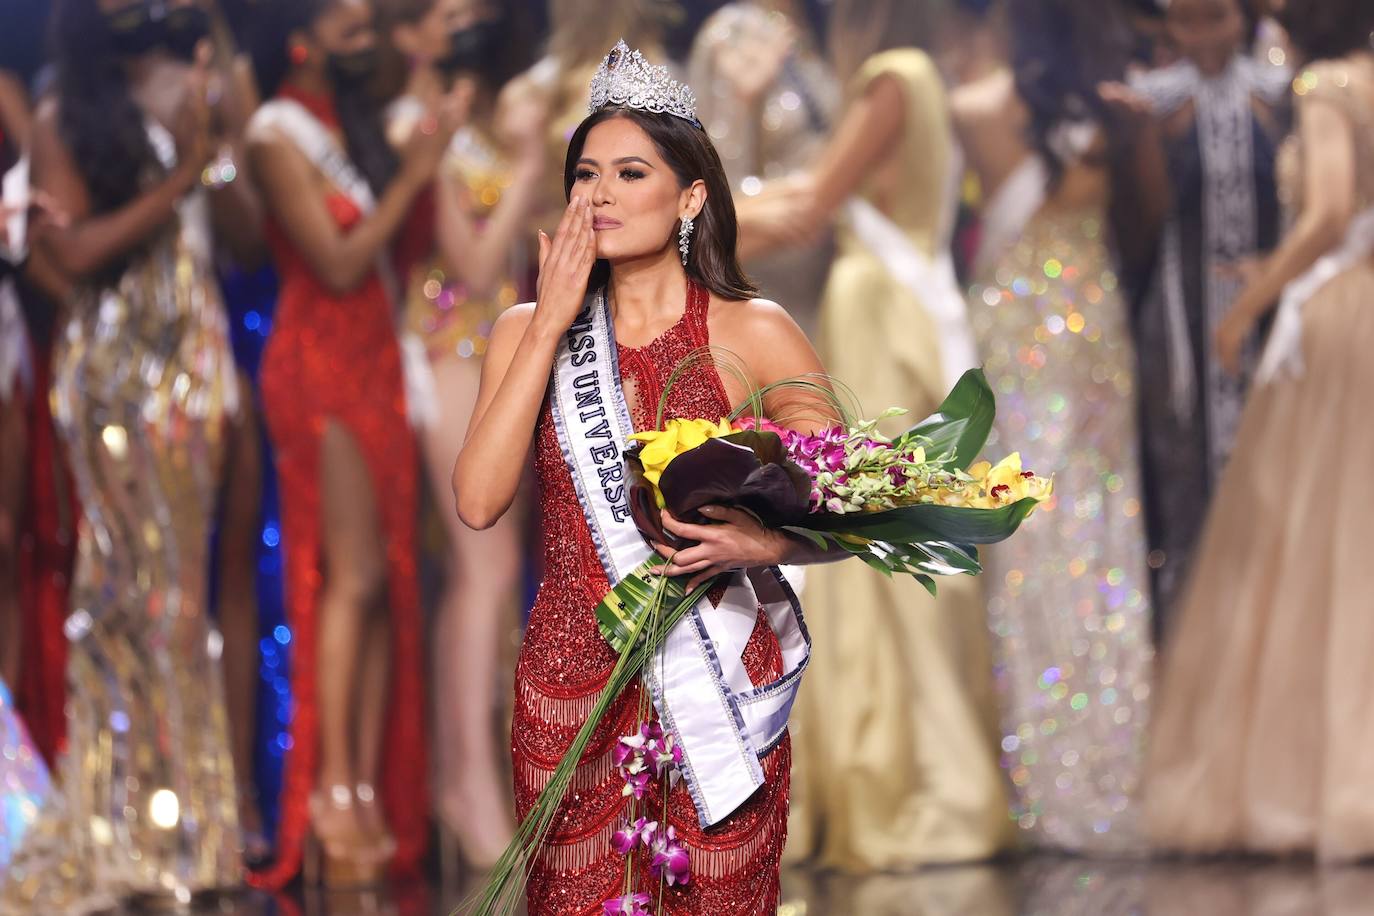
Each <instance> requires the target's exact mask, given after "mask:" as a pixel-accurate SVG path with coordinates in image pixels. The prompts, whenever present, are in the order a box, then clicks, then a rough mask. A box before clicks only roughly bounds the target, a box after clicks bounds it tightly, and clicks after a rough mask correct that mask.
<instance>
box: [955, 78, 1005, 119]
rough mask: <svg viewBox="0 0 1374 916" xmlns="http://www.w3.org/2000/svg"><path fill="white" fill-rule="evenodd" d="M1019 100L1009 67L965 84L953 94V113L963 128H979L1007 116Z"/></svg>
mask: <svg viewBox="0 0 1374 916" xmlns="http://www.w3.org/2000/svg"><path fill="white" fill-rule="evenodd" d="M1015 103H1016V84H1015V81H1014V79H1013V78H1012V75H1011V72H1010V71H1008V70H998V71H996V72H993V73H989V74H988V75H987V76H984V77H980V78H979V79H976V80H973V81H971V82H968V83H965V84H963V85H962V86H959V87H957V88H955V89H954V90H953V91H951V92H950V94H949V107H950V114H951V115H952V116H953V118H954V121H955V123H956V124H958V125H959V126H961V127H967V128H973V127H979V126H981V125H984V124H986V123H988V122H989V121H999V120H1003V119H1005V118H1006V116H1007V113H1008V111H1009V110H1010V109H1011V108H1013V107H1014V106H1015Z"/></svg>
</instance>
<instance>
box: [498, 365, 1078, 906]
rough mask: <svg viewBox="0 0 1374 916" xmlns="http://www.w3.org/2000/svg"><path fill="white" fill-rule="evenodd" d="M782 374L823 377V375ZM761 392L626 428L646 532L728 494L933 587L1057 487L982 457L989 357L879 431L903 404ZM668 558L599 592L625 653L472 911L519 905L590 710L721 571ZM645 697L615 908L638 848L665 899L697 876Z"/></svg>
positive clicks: (666, 537) (619, 685) (634, 503)
mask: <svg viewBox="0 0 1374 916" xmlns="http://www.w3.org/2000/svg"><path fill="white" fill-rule="evenodd" d="M779 384H783V385H786V384H792V385H803V386H808V387H810V388H811V390H813V391H818V392H828V391H829V388H828V386H827V385H824V384H821V383H818V382H815V381H805V380H791V381H790V382H787V383H779ZM766 392H767V389H765V390H764V391H760V392H756V393H755V395H754V396H753V397H752V398H751V401H750V402H747V403H746V404H744V405H742V406H741V407H740V408H738V409H737V410H736V411H735V415H734V416H732V417H723V418H715V419H708V418H692V419H671V420H666V421H664V420H662V419H660V423H659V428H658V429H656V430H652V431H648V432H641V433H636V434H635V435H633V436H632V437H631V438H632V439H633V440H635V441H636V443H637V446H638V447H637V448H632V450H631V451H630V452H629V454H628V456H627V463H628V470H629V480H630V488H629V500H630V511H631V514H632V517H633V518H634V521H635V524H636V526H637V527H638V528H639V530H640V531H641V533H643V534H644V535H645V537H646V538H648V539H649V540H650V541H652V542H657V543H660V544H666V545H669V546H670V547H673V548H679V549H680V548H684V547H686V546H689V545H688V544H686V543H683V542H681V541H679V540H678V539H676V538H674V536H673V535H672V534H670V533H669V532H668V531H666V530H664V527H663V525H662V521H661V513H662V511H663V510H664V509H667V510H668V511H670V512H671V513H672V515H673V516H674V517H675V518H677V519H680V520H683V521H686V522H690V523H695V524H705V523H707V521H708V520H707V519H706V518H705V517H704V516H703V515H702V514H701V512H700V509H701V508H702V507H704V506H711V505H714V506H726V507H732V508H736V509H742V510H744V511H746V512H749V513H751V514H752V515H753V516H754V517H755V518H757V519H758V520H759V522H760V523H761V524H763V525H764V526H765V527H769V528H774V529H780V530H784V531H787V532H790V533H792V534H794V535H797V536H799V537H803V538H806V539H807V540H809V541H811V542H813V543H815V544H816V545H817V546H818V547H822V548H828V549H836V550H843V551H846V552H847V553H849V554H852V555H854V556H855V557H857V558H859V559H860V560H862V561H863V562H865V563H867V564H868V565H870V566H872V567H873V568H874V569H876V570H877V571H878V572H880V573H882V574H884V575H888V576H891V575H893V574H905V575H910V576H912V577H914V578H915V579H917V580H918V581H920V582H921V583H922V584H923V585H924V586H925V587H926V588H927V589H928V590H929V591H930V592H931V593H932V594H933V593H934V592H935V588H936V586H935V579H934V577H935V576H945V575H959V574H970V575H976V574H978V573H979V572H981V566H980V565H979V562H978V555H977V552H976V545H978V544H989V543H994V542H996V541H1000V540H1003V539H1005V538H1007V537H1009V536H1010V535H1011V534H1013V533H1014V532H1015V531H1016V529H1017V527H1018V526H1019V525H1020V524H1021V522H1022V521H1024V520H1025V519H1026V518H1027V517H1028V516H1029V515H1030V514H1031V513H1032V512H1033V511H1034V510H1035V508H1036V507H1037V506H1038V505H1039V504H1040V503H1041V502H1043V501H1045V500H1046V499H1048V498H1049V497H1050V496H1051V494H1052V492H1053V483H1052V481H1051V480H1049V479H1046V478H1042V477H1039V476H1036V475H1035V474H1034V473H1032V472H1031V471H1028V470H1024V469H1023V468H1022V467H1021V461H1020V458H1019V456H1018V455H1017V454H1015V453H1013V454H1011V455H1009V456H1008V457H1006V458H1005V459H1003V460H1002V461H1000V462H999V463H998V464H996V465H993V464H990V463H989V462H987V461H978V462H976V463H975V458H977V456H978V453H979V452H980V451H981V450H982V448H983V445H984V443H985V442H986V440H987V437H988V434H989V432H990V431H991V428H992V421H993V416H994V401H993V395H992V391H991V389H990V388H989V386H988V384H987V380H986V378H985V377H984V376H983V373H982V372H981V371H980V370H971V371H969V372H968V373H966V374H965V375H964V376H963V377H962V378H961V379H960V380H959V382H958V384H957V385H956V386H955V388H954V389H953V391H952V392H951V393H950V395H949V397H948V398H947V399H946V400H945V402H944V403H943V404H942V405H941V406H940V409H939V411H938V412H937V413H935V414H934V415H932V416H930V417H928V418H927V419H925V420H923V421H921V422H920V423H917V424H916V425H914V426H912V427H911V428H909V429H908V430H906V431H905V432H904V433H902V434H901V435H899V436H896V437H894V438H889V437H886V436H883V435H882V434H881V433H879V431H878V425H879V423H880V422H881V421H883V420H885V419H888V418H889V417H892V416H896V415H899V414H900V413H902V411H900V410H889V411H887V412H885V413H884V414H882V415H881V416H880V417H878V418H876V419H873V420H862V421H854V420H850V419H848V418H847V417H846V413H847V412H846V411H844V410H843V409H842V407H841V405H840V404H839V403H838V399H837V398H833V397H832V398H831V400H832V402H833V403H835V406H836V412H837V413H838V414H840V416H841V417H842V420H841V422H840V423H838V424H836V425H834V426H831V427H829V428H825V429H822V430H820V431H819V432H817V433H814V434H810V435H807V434H803V433H799V432H796V431H794V430H789V429H784V428H782V427H779V426H776V425H774V424H773V423H771V422H769V421H768V420H765V419H756V418H759V417H762V416H763V411H762V397H763V395H764V394H765V393H766ZM664 402H666V395H665V401H664ZM751 406H752V407H753V410H752V411H750V410H749V408H750V407H751ZM660 407H661V408H662V403H661V405H660ZM748 412H752V414H753V416H747V415H746V413H748ZM661 415H662V409H660V418H661ZM667 562H668V561H667V560H665V559H663V558H662V557H661V556H658V555H657V554H655V555H653V556H651V557H649V558H648V559H647V560H645V561H644V562H643V563H642V564H641V565H640V566H639V567H638V568H637V569H636V570H635V571H634V572H633V573H631V574H630V575H627V576H625V577H624V578H622V579H621V581H620V582H618V583H617V584H616V585H615V586H614V587H613V588H612V589H611V591H610V592H609V593H608V594H607V595H606V597H605V598H604V599H603V600H602V601H601V603H600V605H599V606H598V608H597V611H596V615H597V622H598V625H599V627H600V630H601V633H602V635H603V636H604V637H605V638H606V640H607V641H608V642H609V643H610V644H611V645H612V646H613V647H614V648H615V649H616V650H617V651H618V652H619V653H620V658H619V661H618V663H617V664H616V667H615V669H614V670H613V672H612V674H611V677H610V680H609V682H608V684H607V685H606V687H605V689H604V690H603V691H602V694H601V696H600V697H599V698H598V701H597V704H596V706H595V707H594V708H593V710H592V712H591V714H590V715H589V716H588V718H587V721H586V723H585V724H584V725H583V727H582V729H581V730H580V731H579V733H578V735H577V737H576V739H575V740H574V741H573V744H572V746H571V747H570V748H569V750H568V752H567V754H566V755H565V756H564V758H563V759H562V761H561V762H560V763H559V765H558V767H557V768H556V769H555V771H554V773H553V777H552V779H551V780H550V782H549V784H548V786H547V788H545V790H544V791H543V792H542V793H541V794H540V796H539V798H538V799H537V800H536V802H535V805H534V807H533V809H532V810H531V811H530V813H529V815H528V816H527V817H526V818H525V820H524V822H523V823H522V824H521V825H520V828H519V830H518V831H517V835H516V838H515V840H514V841H513V842H512V844H511V846H510V848H509V849H508V850H507V852H506V854H505V856H503V857H502V859H501V860H500V862H499V863H498V865H497V867H496V869H495V871H494V872H493V875H492V878H491V880H490V881H489V883H488V886H487V888H486V889H485V891H484V892H483V893H482V895H481V897H480V899H479V900H478V901H477V902H476V908H477V912H479V913H483V914H486V913H494V912H505V911H508V909H509V908H510V907H512V906H513V905H514V904H515V902H516V899H517V898H518V896H519V893H520V890H521V888H522V887H523V883H524V882H523V876H524V869H523V864H522V863H523V861H524V857H525V856H526V855H533V854H537V852H538V850H539V848H540V846H541V844H542V842H543V839H544V837H545V836H546V835H547V833H548V831H549V829H550V828H551V826H552V824H553V820H554V817H555V814H556V812H557V810H558V808H559V806H560V804H561V803H562V800H563V796H564V794H565V793H566V791H567V788H568V786H569V784H570V782H571V780H572V776H573V773H574V771H575V770H576V768H577V765H578V761H579V760H580V759H581V757H582V755H583V753H584V752H585V750H586V748H587V745H588V743H589V742H590V740H591V737H592V734H593V732H594V731H595V729H596V726H597V724H598V723H599V722H600V720H601V718H602V716H604V715H605V713H606V711H607V709H608V708H609V707H610V705H611V703H612V702H613V701H614V699H615V698H616V697H617V696H618V695H619V694H620V693H621V691H623V690H624V689H625V688H626V687H627V686H629V685H630V684H631V683H633V682H634V680H635V679H636V678H638V677H640V676H641V674H642V672H643V671H644V669H645V666H646V665H647V664H648V663H649V662H650V660H651V659H653V658H654V656H655V653H656V652H657V650H658V649H659V647H660V645H661V644H662V643H663V641H664V639H665V638H666V635H667V633H668V631H669V630H670V629H671V628H672V627H673V625H674V624H675V623H677V621H678V620H679V619H680V618H681V617H682V616H683V615H684V614H685V613H686V612H687V611H688V609H690V608H691V607H692V606H693V605H695V604H696V602H697V601H698V600H700V598H701V597H702V596H703V595H704V594H706V592H707V591H708V590H709V589H711V588H712V587H713V585H714V584H715V582H714V581H708V582H705V583H700V584H698V586H697V587H696V588H693V589H691V590H690V591H689V590H688V589H687V584H686V582H685V581H684V580H685V579H686V577H676V578H673V577H668V576H664V575H663V574H662V573H661V569H662V567H663V566H665V565H666V564H667ZM645 693H647V691H646V692H645ZM639 712H640V715H639V721H640V723H641V724H640V728H639V730H638V731H637V732H636V733H634V734H631V735H627V736H624V737H622V738H621V739H620V742H619V743H618V745H617V747H616V750H615V764H616V766H617V767H618V768H619V770H620V773H621V775H622V776H623V777H624V778H625V788H624V795H625V797H626V799H627V803H628V805H629V808H630V810H629V811H628V812H627V817H626V821H625V824H624V826H623V829H622V830H620V831H619V832H618V833H616V834H615V837H614V840H613V845H614V846H615V848H616V850H617V851H618V852H620V853H621V854H623V855H625V856H626V862H627V864H626V877H625V882H624V892H625V893H624V895H623V896H621V897H617V898H612V899H610V900H607V901H606V902H605V911H606V913H607V914H608V916H609V914H632V916H648V914H649V913H650V912H652V911H651V910H650V909H649V907H650V906H651V905H652V904H653V903H654V901H653V900H652V898H650V897H649V895H647V894H644V893H642V892H640V893H634V888H635V883H634V881H633V867H634V859H635V857H634V855H633V852H634V850H635V849H636V848H637V847H640V846H643V847H644V848H645V849H647V850H648V851H649V852H650V853H651V856H650V862H651V864H650V869H651V871H652V872H653V875H654V877H655V878H656V879H657V880H658V886H659V900H658V903H659V904H660V905H659V906H658V907H657V909H660V910H661V902H662V892H663V888H664V887H665V886H668V887H671V886H674V885H679V884H686V883H687V882H688V881H690V875H691V870H690V860H689V854H688V851H687V850H686V849H684V848H683V846H682V845H681V844H680V843H678V842H677V839H676V837H675V836H674V835H673V832H672V829H671V828H669V827H668V825H667V819H666V804H667V792H668V788H669V786H670V785H671V784H672V783H673V782H675V781H676V779H677V778H678V777H679V772H678V765H679V764H680V763H681V761H682V749H681V747H678V746H675V744H674V739H673V736H672V735H671V734H665V732H664V730H663V729H662V728H661V727H660V726H659V725H658V723H657V722H656V721H654V719H653V715H652V709H651V704H650V703H649V701H648V699H647V698H646V697H645V696H644V694H643V693H642V694H641V701H640V710H639ZM651 779H657V780H658V781H659V782H660V783H661V786H662V795H663V798H662V803H661V810H660V811H659V812H658V816H657V818H656V819H653V817H652V812H650V811H648V808H647V805H648V802H647V800H646V798H645V796H646V792H647V791H648V789H649V786H650V782H651Z"/></svg>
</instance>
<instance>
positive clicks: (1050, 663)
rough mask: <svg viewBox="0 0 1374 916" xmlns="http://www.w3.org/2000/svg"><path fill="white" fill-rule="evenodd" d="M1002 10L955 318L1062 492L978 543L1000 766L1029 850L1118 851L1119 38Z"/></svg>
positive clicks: (1124, 692)
mask: <svg viewBox="0 0 1374 916" xmlns="http://www.w3.org/2000/svg"><path fill="white" fill-rule="evenodd" d="M1005 11H1006V15H1007V17H1008V27H1009V32H1010V36H1011V66H1010V67H1009V68H1004V69H1001V70H998V71H995V72H993V73H991V74H989V75H988V76H986V77H984V78H983V79H980V80H976V81H974V82H971V83H968V84H967V85H965V86H963V87H961V88H960V90H959V91H958V92H957V93H956V94H955V96H954V112H955V122H956V124H957V125H958V129H959V133H960V136H961V138H962V139H963V142H964V148H965V149H966V150H967V151H968V155H969V162H970V164H971V166H972V168H973V170H974V172H975V173H976V174H977V176H978V179H979V182H980V183H981V185H982V187H983V190H984V193H985V195H986V196H985V200H984V207H983V213H982V216H983V231H982V242H981V245H980V248H979V250H978V253H977V255H976V257H975V263H974V282H973V284H972V286H971V287H970V292H969V313H970V315H971V317H972V320H973V326H974V329H975V331H976V332H977V336H978V341H979V349H980V352H981V355H982V360H983V364H984V366H985V369H986V371H987V375H988V381H989V382H990V383H991V384H992V388H993V391H994V392H995V393H996V395H997V400H998V403H997V421H996V426H995V427H994V438H993V440H992V441H994V442H995V441H996V440H997V438H999V437H1005V441H1013V442H1020V443H1025V447H1024V452H1023V454H1022V460H1023V461H1024V463H1025V465H1026V466H1028V467H1033V468H1037V469H1047V470H1048V471H1051V472H1053V474H1054V476H1055V492H1056V497H1055V500H1056V501H1054V502H1052V503H1050V504H1049V505H1047V506H1046V507H1045V510H1046V514H1045V517H1044V518H1042V519H1037V524H1035V525H1034V526H1031V527H1030V528H1028V529H1027V531H1026V532H1025V535H1024V536H1023V537H1019V538H1017V539H1016V540H1015V542H1008V543H1006V544H999V545H996V546H995V547H992V548H989V549H987V550H984V551H983V560H984V564H985V567H986V573H985V574H984V576H983V582H984V583H985V585H986V587H987V589H988V621H989V625H990V626H991V628H992V631H993V634H994V636H995V641H994V645H995V648H996V664H997V668H996V674H997V686H998V692H999V695H1000V700H1001V710H1002V750H1003V760H1002V762H1003V767H1004V768H1005V769H1006V770H1007V773H1008V775H1009V776H1010V778H1011V782H1012V785H1013V794H1014V797H1013V807H1012V813H1013V817H1014V818H1015V820H1016V823H1017V825H1018V826H1019V827H1020V830H1021V836H1022V838H1023V839H1024V841H1025V842H1026V843H1027V844H1029V845H1031V846H1037V847H1046V848H1051V849H1062V850H1067V851H1074V852H1086V853H1094V852H1112V853H1116V852H1129V851H1133V850H1137V849H1139V848H1140V845H1141V838H1140V835H1139V831H1138V829H1137V816H1136V805H1135V801H1134V800H1135V796H1136V791H1137V786H1138V783H1139V770H1140V753H1141V739H1142V735H1143V730H1144V728H1145V725H1146V716H1147V710H1148V700H1149V691H1150V665H1151V658H1152V656H1153V645H1152V642H1151V639H1150V600H1149V577H1148V570H1147V568H1146V565H1145V555H1146V545H1145V526H1144V517H1143V515H1142V511H1141V504H1140V472H1139V469H1138V467H1137V437H1136V407H1135V404H1136V402H1135V351H1134V349H1133V348H1132V345H1131V333H1130V326H1129V320H1128V313H1127V308H1126V303H1125V300H1124V297H1123V296H1122V294H1121V292H1120V291H1119V289H1118V280H1117V275H1116V272H1115V267H1114V263H1113V256H1114V251H1113V246H1112V242H1113V239H1112V234H1111V213H1112V209H1111V208H1112V205H1113V196H1112V187H1113V186H1114V184H1117V183H1119V182H1120V180H1121V176H1122V175H1123V174H1125V173H1127V172H1129V170H1130V169H1131V168H1132V167H1133V161H1132V160H1131V159H1130V158H1129V157H1128V156H1127V155H1126V153H1125V151H1126V150H1128V149H1130V146H1129V138H1128V137H1127V136H1126V135H1124V134H1123V133H1122V132H1121V131H1120V130H1119V129H1118V126H1117V125H1116V124H1115V123H1108V122H1107V121H1106V119H1105V115H1106V111H1105V106H1104V105H1103V103H1101V102H1100V101H1099V100H1098V96H1097V84H1098V83H1099V82H1100V81H1103V80H1107V79H1119V78H1120V77H1121V75H1122V72H1123V68H1124V66H1125V61H1126V51H1127V49H1128V48H1129V33H1128V32H1127V31H1126V29H1125V27H1124V26H1123V25H1122V24H1121V21H1120V20H1119V19H1118V18H1117V15H1116V8H1115V7H1114V6H1112V5H1104V4H1103V3H1101V2H1100V0H1024V2H1021V0H1018V2H1014V3H1009V4H1007V5H1006V7H1005ZM1137 216H1138V217H1140V218H1144V217H1143V215H1142V214H1137ZM1199 470H1200V469H1194V473H1197V472H1199Z"/></svg>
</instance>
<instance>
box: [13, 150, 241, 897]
mask: <svg viewBox="0 0 1374 916" xmlns="http://www.w3.org/2000/svg"><path fill="white" fill-rule="evenodd" d="M150 137H151V139H152V140H153V145H154V148H155V149H156V150H157V151H158V153H159V155H160V157H162V159H163V161H164V163H166V162H169V161H170V160H171V157H172V155H174V153H173V151H172V141H171V137H170V136H168V135H167V133H166V131H164V130H161V129H159V128H157V127H155V126H154V127H150ZM205 193H206V192H204V191H198V192H196V193H194V194H192V195H190V196H188V197H187V198H185V199H183V201H182V202H181V204H180V205H179V208H178V209H179V214H178V218H177V219H175V220H173V221H171V222H170V223H169V224H168V226H167V227H166V228H165V229H164V231H163V232H162V234H161V235H159V236H158V237H156V238H155V239H154V240H153V241H152V242H150V243H149V245H148V246H147V247H146V248H144V249H143V250H142V251H140V252H136V253H134V254H133V255H132V256H131V260H130V263H129V265H128V267H127V268H126V269H125V270H124V272H123V274H122V275H120V276H119V278H118V279H117V280H116V281H114V282H112V283H111V284H109V285H106V286H103V287H94V286H91V287H86V288H84V289H82V290H80V291H79V292H78V293H77V294H76V295H75V296H74V299H73V301H72V302H71V303H70V306H71V307H70V309H69V314H70V315H71V316H72V317H71V319H70V321H69V322H68V324H67V326H66V328H65V330H64V331H63V332H62V333H61V335H60V339H59V341H58V344H57V351H56V354H55V357H54V383H53V392H52V398H53V402H54V408H55V410H54V415H55V418H56V421H57V424H58V427H59V432H60V434H61V436H62V438H63V440H64V444H65V446H66V448H67V450H68V454H69V456H70V460H71V465H72V471H73V474H74V476H75V479H76V485H77V490H78V493H79V496H80V500H81V511H82V516H83V520H82V525H81V530H80V538H79V543H78V554H77V565H76V572H75V576H74V580H73V583H72V593H71V594H72V599H71V600H72V612H71V615H70V616H69V618H68V620H67V624H66V633H67V638H68V639H69V640H70V648H69V658H68V666H67V689H68V698H67V710H68V711H67V716H68V721H67V735H68V746H67V750H66V752H65V754H64V755H63V756H62V758H61V759H60V761H59V763H58V768H57V773H56V779H57V783H58V791H56V792H54V793H53V794H52V795H51V797H50V798H49V800H48V803H47V804H46V805H45V806H44V808H43V809H42V811H41V812H40V814H39V818H38V821H37V823H36V824H34V826H33V828H32V829H31V831H30V832H29V835H28V836H27V837H26V838H25V842H24V843H23V844H22V846H21V847H20V849H19V850H18V852H17V854H16V856H15V858H14V860H13V861H12V863H11V867H10V871H9V874H8V875H7V884H5V886H4V887H2V888H0V914H4V916H10V914H18V913H24V914H31V913H82V912H88V911H90V910H94V909H99V908H105V907H110V906H112V905H114V904H116V903H117V902H118V901H121V900H127V899H130V898H138V897H140V896H145V895H146V896H156V897H160V898H167V899H171V900H179V901H183V902H184V901H189V900H190V899H191V896H192V894H194V893H196V892H198V891H203V890H209V889H214V888H221V887H227V886H233V885H235V884H238V883H239V880H240V866H239V852H238V846H239V833H238V822H237V806H236V803H235V796H234V775H233V765H232V763H231V760H230V756H229V742H228V730H227V725H226V718H225V711H224V702H223V696H222V686H221V679H220V670H219V649H220V641H219V635H218V633H217V632H216V631H215V629H214V626H213V624H212V622H211V620H210V619H209V617H208V612H207V573H208V561H209V555H208V554H209V539H210V525H211V520H212V514H213V510H214V502H215V495H216V481H217V479H218V472H219V466H220V463H221V456H222V447H223V437H222V427H223V425H224V420H225V416H226V413H227V412H229V411H230V410H231V409H232V408H233V406H234V375H233V363H232V354H231V352H230V349H229V343H228V337H227V327H226V324H225V317H224V309H223V306H222V303H221V301H220V298H219V293H218V290H217V287H216V286H215V283H214V273H213V268H212V264H211V260H210V257H211V251H210V246H209V244H208V216H209V214H208V212H207V206H208V201H206V199H205Z"/></svg>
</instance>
